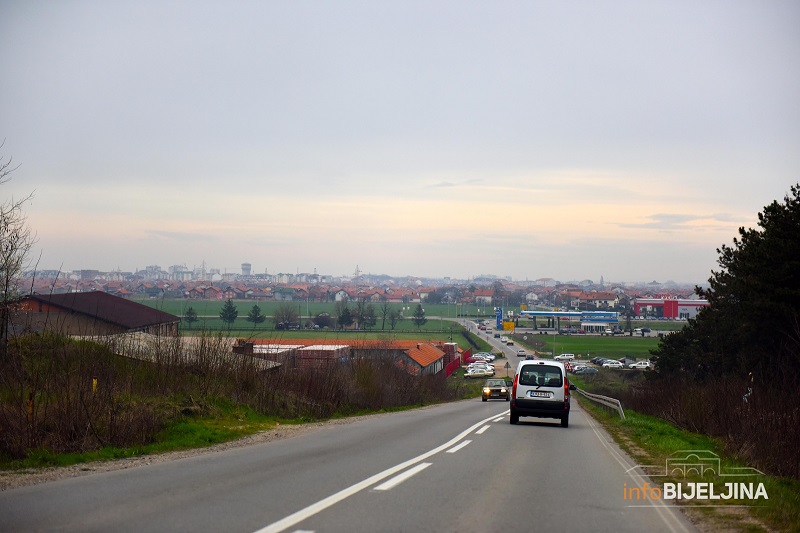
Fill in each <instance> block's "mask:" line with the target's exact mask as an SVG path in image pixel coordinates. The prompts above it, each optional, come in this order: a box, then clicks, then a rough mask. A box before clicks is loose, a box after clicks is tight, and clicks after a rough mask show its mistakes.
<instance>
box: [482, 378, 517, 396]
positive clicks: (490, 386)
mask: <svg viewBox="0 0 800 533" xmlns="http://www.w3.org/2000/svg"><path fill="white" fill-rule="evenodd" d="M491 398H496V399H498V400H505V401H507V402H508V401H510V400H511V387H509V386H508V384H507V383H506V382H505V380H503V379H487V380H486V383H484V384H483V392H482V393H481V400H482V401H484V402H486V401H489V399H491Z"/></svg>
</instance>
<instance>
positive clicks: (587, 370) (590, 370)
mask: <svg viewBox="0 0 800 533" xmlns="http://www.w3.org/2000/svg"><path fill="white" fill-rule="evenodd" d="M597 372H599V370H597V369H596V368H595V367H593V366H582V367H580V368H577V369H575V371H574V373H575V374H578V375H586V374H597Z"/></svg>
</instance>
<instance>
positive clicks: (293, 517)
mask: <svg viewBox="0 0 800 533" xmlns="http://www.w3.org/2000/svg"><path fill="white" fill-rule="evenodd" d="M504 416H505V413H504ZM496 417H497V415H492V416H490V417H488V418H484V419H483V420H481V421H480V422H478V423H476V424H474V425H472V426H470V427H469V428H467V429H465V430H464V431H462V432H461V433H459V434H458V435H456V436H455V437H453V438H452V439H450V440H449V441H447V442H445V443H444V444H442V445H441V446H437V447H436V448H434V449H432V450H430V451H427V452H425V453H423V454H422V455H418V456H417V457H414V458H413V459H409V460H408V461H405V462H403V463H400V464H398V465H395V466H393V467H391V468H387V469H386V470H384V471H383V472H380V473H378V474H375V475H374V476H371V477H368V478H367V479H365V480H363V481H359V482H358V483H356V484H355V485H351V486H349V487H347V488H346V489H342V490H340V491H339V492H337V493H335V494H331V495H330V496H328V497H327V498H323V499H322V500H320V501H318V502H316V503H312V504H311V505H309V506H308V507H306V508H304V509H300V510H299V511H297V512H295V513H292V514H290V515H289V516H286V517H284V518H282V519H280V520H278V521H277V522H273V523H272V524H270V525H268V526H266V527H263V528H261V529H259V530H257V531H255V532H254V533H279V532H281V531H284V530H286V529H288V528H290V527H292V526H293V525H295V524H299V523H300V522H302V521H303V520H305V519H307V518H309V517H311V516H314V515H315V514H317V513H319V512H321V511H324V510H325V509H327V508H328V507H330V506H332V505H335V504H337V503H339V502H340V501H342V500H344V499H346V498H349V497H350V496H352V495H354V494H356V493H358V492H361V491H362V490H364V489H366V488H368V487H370V486H372V485H374V484H375V483H377V482H379V481H382V480H384V479H386V478H387V477H389V476H391V475H394V474H396V473H397V472H400V471H401V470H403V469H404V468H408V467H409V466H411V465H415V464H417V463H421V462H422V461H424V460H425V459H427V458H428V457H432V456H434V455H436V454H437V453H439V452H440V451H442V450H446V449H447V448H450V447H451V446H453V445H454V444H456V443H457V442H459V441H461V439H463V438H464V437H466V436H467V435H469V434H470V433H471V432H473V431H475V429H476V428H478V427H480V426H481V425H483V424H485V423H487V422H488V421H490V420H491V419H493V418H496Z"/></svg>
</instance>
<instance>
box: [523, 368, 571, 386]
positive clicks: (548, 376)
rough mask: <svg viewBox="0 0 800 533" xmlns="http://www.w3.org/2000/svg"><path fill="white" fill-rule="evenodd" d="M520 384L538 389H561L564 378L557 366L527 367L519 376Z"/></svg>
mask: <svg viewBox="0 0 800 533" xmlns="http://www.w3.org/2000/svg"><path fill="white" fill-rule="evenodd" d="M519 384H520V385H528V386H534V387H536V386H538V387H560V386H561V385H563V384H564V376H562V375H561V369H560V368H559V367H557V366H547V365H526V366H523V367H522V371H521V372H520V374H519Z"/></svg>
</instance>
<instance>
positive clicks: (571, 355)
mask: <svg viewBox="0 0 800 533" xmlns="http://www.w3.org/2000/svg"><path fill="white" fill-rule="evenodd" d="M554 359H555V360H556V361H573V360H574V359H575V354H574V353H562V354H561V355H557V356H555V357H554Z"/></svg>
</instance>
